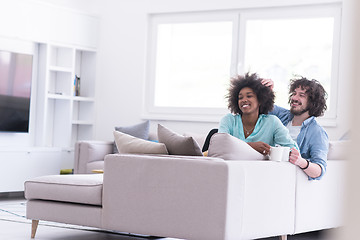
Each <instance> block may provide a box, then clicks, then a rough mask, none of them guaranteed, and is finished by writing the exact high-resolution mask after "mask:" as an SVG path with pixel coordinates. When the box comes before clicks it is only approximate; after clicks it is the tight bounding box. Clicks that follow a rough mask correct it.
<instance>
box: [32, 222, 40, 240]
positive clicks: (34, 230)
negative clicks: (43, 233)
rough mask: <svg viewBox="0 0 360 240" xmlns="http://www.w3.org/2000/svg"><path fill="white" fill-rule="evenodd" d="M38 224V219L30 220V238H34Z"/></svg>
mask: <svg viewBox="0 0 360 240" xmlns="http://www.w3.org/2000/svg"><path fill="white" fill-rule="evenodd" d="M38 225H39V220H32V222H31V238H35V234H36V229H37V227H38Z"/></svg>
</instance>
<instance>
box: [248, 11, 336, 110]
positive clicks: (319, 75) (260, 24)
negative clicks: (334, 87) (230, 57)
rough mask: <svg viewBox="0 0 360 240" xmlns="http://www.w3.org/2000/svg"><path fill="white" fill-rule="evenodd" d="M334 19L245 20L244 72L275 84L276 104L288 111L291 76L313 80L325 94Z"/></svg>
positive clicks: (329, 77)
mask: <svg viewBox="0 0 360 240" xmlns="http://www.w3.org/2000/svg"><path fill="white" fill-rule="evenodd" d="M333 29H334V18H331V17H324V18H306V19H275V20H274V19H271V20H268V19H266V20H248V21H247V22H246V35H245V36H246V40H245V71H251V72H257V73H259V75H260V77H264V78H271V79H273V81H274V82H275V89H274V90H275V92H276V103H277V104H278V105H280V106H283V107H288V103H287V102H288V86H289V80H290V79H291V78H293V77H294V75H302V76H304V77H306V78H309V79H311V78H314V79H316V80H318V81H319V82H321V84H322V85H323V86H324V88H325V90H326V91H327V93H328V110H329V108H330V105H329V103H330V87H331V86H330V84H331V65H332V49H333Z"/></svg>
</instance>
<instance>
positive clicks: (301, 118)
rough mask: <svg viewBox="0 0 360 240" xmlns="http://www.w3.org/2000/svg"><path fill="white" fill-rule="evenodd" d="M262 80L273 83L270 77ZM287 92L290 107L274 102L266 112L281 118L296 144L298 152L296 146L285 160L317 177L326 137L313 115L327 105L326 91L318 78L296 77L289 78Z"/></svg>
mask: <svg viewBox="0 0 360 240" xmlns="http://www.w3.org/2000/svg"><path fill="white" fill-rule="evenodd" d="M262 83H263V84H264V85H265V86H268V87H270V88H271V89H273V87H274V82H273V81H272V80H271V79H264V80H263V81H262ZM289 93H290V95H289V103H290V110H287V109H285V108H281V107H279V106H276V105H275V106H274V109H273V111H271V112H270V113H269V114H273V115H276V116H277V117H278V118H279V119H280V120H281V122H282V123H283V124H284V125H285V126H286V127H287V128H288V129H289V132H290V135H291V137H292V138H293V139H294V140H295V141H296V142H297V144H298V146H299V148H300V153H299V152H298V151H297V150H296V149H294V150H292V151H291V154H290V159H289V161H290V162H291V163H293V164H295V165H297V166H299V167H300V168H301V169H302V170H303V171H304V172H305V173H306V174H307V175H308V176H309V179H311V180H313V179H320V178H321V177H322V176H323V175H324V173H325V171H326V166H327V163H326V159H327V153H328V149H329V138H328V135H327V133H326V131H325V130H324V129H323V128H322V127H321V126H320V125H319V124H318V122H317V121H316V119H315V118H316V117H319V116H322V115H323V114H324V112H325V110H326V108H327V106H326V96H327V94H326V91H325V89H324V88H323V86H321V84H320V83H319V82H318V81H316V80H314V79H313V80H308V79H306V78H304V77H300V78H296V79H292V80H291V84H290V90H289Z"/></svg>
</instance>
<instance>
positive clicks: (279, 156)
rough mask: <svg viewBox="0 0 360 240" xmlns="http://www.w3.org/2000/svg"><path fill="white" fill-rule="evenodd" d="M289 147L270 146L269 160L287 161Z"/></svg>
mask: <svg viewBox="0 0 360 240" xmlns="http://www.w3.org/2000/svg"><path fill="white" fill-rule="evenodd" d="M289 155H290V148H289V147H271V149H270V156H269V158H270V160H271V161H277V162H281V161H284V162H286V161H289Z"/></svg>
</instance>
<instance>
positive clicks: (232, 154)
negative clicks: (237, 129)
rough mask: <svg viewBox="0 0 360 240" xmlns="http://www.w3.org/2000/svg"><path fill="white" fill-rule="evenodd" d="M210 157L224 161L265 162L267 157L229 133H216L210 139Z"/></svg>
mask: <svg viewBox="0 0 360 240" xmlns="http://www.w3.org/2000/svg"><path fill="white" fill-rule="evenodd" d="M208 157H218V158H222V159H224V160H264V159H265V157H264V156H263V155H262V154H261V153H259V152H257V151H256V150H254V149H253V148H252V147H250V145H249V144H247V143H246V142H244V141H242V140H240V139H238V138H236V137H233V136H231V135H230V134H227V133H215V134H214V135H213V136H212V137H211V139H210V145H209V150H208Z"/></svg>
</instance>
